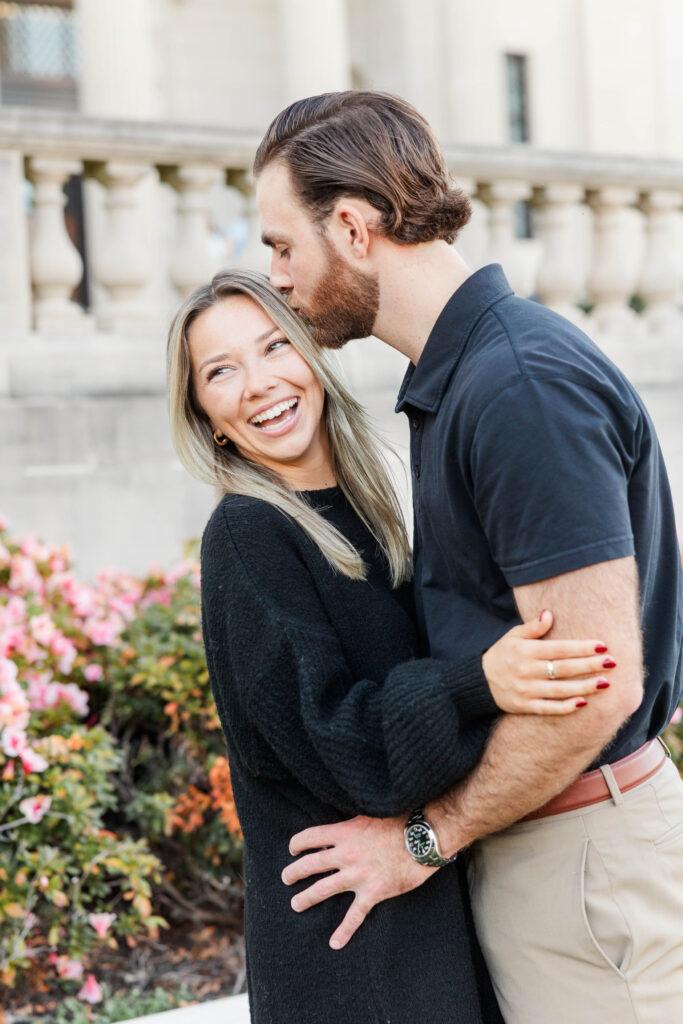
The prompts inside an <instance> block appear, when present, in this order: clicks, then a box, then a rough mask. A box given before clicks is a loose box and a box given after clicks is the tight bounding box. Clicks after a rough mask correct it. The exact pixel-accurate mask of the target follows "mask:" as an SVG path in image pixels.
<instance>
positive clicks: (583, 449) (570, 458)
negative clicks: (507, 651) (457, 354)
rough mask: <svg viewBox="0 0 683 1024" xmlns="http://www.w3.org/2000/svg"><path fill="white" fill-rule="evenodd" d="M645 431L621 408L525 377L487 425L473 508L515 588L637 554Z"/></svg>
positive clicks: (477, 457) (574, 387) (475, 445)
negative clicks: (639, 443) (636, 512)
mask: <svg viewBox="0 0 683 1024" xmlns="http://www.w3.org/2000/svg"><path fill="white" fill-rule="evenodd" d="M636 430H637V425H635V424H633V423H632V422H630V421H629V418H628V414H627V413H626V412H625V411H624V410H623V409H622V408H621V407H620V406H619V404H618V402H617V401H616V400H610V398H609V397H607V396H606V395H605V394H603V393H601V392H600V391H598V390H594V389H592V388H588V387H585V386H583V385H582V384H579V383H576V382H574V381H569V380H564V379H541V380H538V379H533V378H523V379H521V380H519V381H518V382H516V383H514V384H512V385H509V386H508V387H506V388H504V389H503V390H502V391H501V392H499V393H498V394H497V395H496V396H495V397H494V398H493V400H492V401H491V402H490V403H489V404H488V405H487V407H486V408H485V409H484V411H483V412H482V413H481V415H480V416H479V419H478V422H477V424H476V428H475V430H474V433H473V435H472V442H471V446H470V450H469V465H470V473H471V485H472V492H473V498H474V504H475V507H476V509H477V512H478V515H479V518H480V521H481V524H482V527H483V530H484V533H485V534H486V537H487V540H488V543H489V546H490V548H491V552H492V556H493V558H494V560H495V562H496V563H497V565H498V566H499V568H500V570H501V572H502V573H503V575H504V576H505V579H506V581H507V583H508V584H509V586H511V587H515V586H522V585H523V584H525V583H533V582H535V581H537V580H541V579H546V578H547V577H549V576H557V575H560V574H562V573H566V572H571V571H572V570H575V569H581V568H584V567H585V566H588V565H594V564H596V563H598V562H604V561H609V560H611V559H615V558H623V557H626V556H628V555H633V554H634V543H633V533H632V529H631V519H630V513H629V504H628V484H629V477H630V472H631V468H632V465H633V448H634V436H635V432H636Z"/></svg>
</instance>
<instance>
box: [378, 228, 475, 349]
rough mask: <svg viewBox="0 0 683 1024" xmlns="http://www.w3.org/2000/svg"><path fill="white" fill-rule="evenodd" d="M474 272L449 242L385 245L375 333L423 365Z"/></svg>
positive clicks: (388, 243) (389, 243)
mask: <svg viewBox="0 0 683 1024" xmlns="http://www.w3.org/2000/svg"><path fill="white" fill-rule="evenodd" d="M470 273H471V271H470V269H469V267H468V266H467V264H466V263H465V262H464V260H462V259H461V257H460V256H459V255H458V253H457V252H456V250H455V249H454V248H453V247H452V246H451V245H448V244H447V243H446V242H440V241H439V242H427V243H423V244H421V245H411V246H400V245H396V244H395V243H391V242H387V243H385V246H383V252H382V266H381V271H380V280H379V283H380V308H379V312H378V314H377V319H376V320H375V325H374V329H373V334H374V335H375V337H377V338H380V339H381V341H384V342H385V343H386V344H387V345H391V347H392V348H395V349H397V350H398V351H399V352H401V353H402V354H403V355H404V356H407V357H408V358H409V359H410V360H411V361H412V362H413V363H417V361H418V359H419V358H420V356H421V355H422V350H423V349H424V347H425V345H426V343H427V339H428V337H429V335H430V333H431V330H432V328H433V327H434V324H435V323H436V321H437V319H438V317H439V314H440V313H441V311H442V309H443V308H444V306H445V305H446V303H447V302H448V300H449V299H450V297H451V295H452V294H453V292H454V291H456V289H458V288H459V287H460V285H461V284H462V283H463V281H465V280H466V279H467V278H468V277H469V276H470Z"/></svg>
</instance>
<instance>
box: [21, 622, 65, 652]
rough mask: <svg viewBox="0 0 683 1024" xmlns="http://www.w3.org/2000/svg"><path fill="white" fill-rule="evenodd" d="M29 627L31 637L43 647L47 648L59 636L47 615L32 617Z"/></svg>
mask: <svg viewBox="0 0 683 1024" xmlns="http://www.w3.org/2000/svg"><path fill="white" fill-rule="evenodd" d="M29 625H30V627H31V632H32V633H33V636H34V637H35V639H36V640H37V641H38V643H39V644H42V645H43V647H49V646H50V645H51V644H52V643H53V642H54V641H55V639H56V638H57V637H58V636H60V635H61V634H60V632H59V630H58V629H57V627H56V626H55V624H54V622H53V621H52V619H51V618H50V616H49V615H34V616H33V618H32V619H31V620H30V623H29Z"/></svg>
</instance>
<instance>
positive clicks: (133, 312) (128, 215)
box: [93, 162, 150, 330]
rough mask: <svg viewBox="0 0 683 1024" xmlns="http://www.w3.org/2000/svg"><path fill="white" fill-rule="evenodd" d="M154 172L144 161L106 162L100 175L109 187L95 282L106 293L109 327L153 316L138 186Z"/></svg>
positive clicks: (104, 321)
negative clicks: (145, 296) (146, 295)
mask: <svg viewBox="0 0 683 1024" xmlns="http://www.w3.org/2000/svg"><path fill="white" fill-rule="evenodd" d="M148 175H150V168H149V166H147V165H145V164H126V163H115V162H111V163H107V164H104V165H103V166H102V167H101V168H100V169H99V170H98V173H97V179H98V181H100V183H101V184H102V185H104V187H105V189H106V193H105V199H104V207H105V214H106V220H107V225H106V230H105V231H104V232H103V237H102V238H101V240H100V243H101V250H100V252H99V253H98V252H96V253H95V255H94V259H93V271H94V276H95V280H96V281H97V283H98V284H99V285H101V286H102V288H103V290H104V293H105V295H106V298H107V301H106V305H104V306H103V308H102V309H101V311H100V312H99V315H98V324H99V326H100V327H104V328H114V329H116V328H120V329H123V330H126V329H128V328H131V327H132V328H136V327H140V326H142V322H143V321H144V320H146V319H149V310H147V309H145V307H144V304H143V302H142V293H143V291H144V290H145V286H146V285H147V281H148V278H149V274H150V254H149V247H148V245H147V240H146V239H145V238H144V237H143V235H142V232H141V230H140V228H141V223H142V221H141V217H140V208H139V207H140V204H139V192H138V188H137V186H138V185H139V183H140V182H141V181H142V180H143V179H144V178H146V177H147V176H148Z"/></svg>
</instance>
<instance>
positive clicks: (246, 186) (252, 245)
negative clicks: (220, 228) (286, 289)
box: [228, 171, 270, 274]
mask: <svg viewBox="0 0 683 1024" xmlns="http://www.w3.org/2000/svg"><path fill="white" fill-rule="evenodd" d="M228 183H229V184H230V185H231V186H233V187H234V188H236V189H237V190H238V191H239V192H240V193H241V194H242V198H243V208H242V216H243V217H244V220H245V221H246V224H247V231H248V234H247V240H246V243H245V245H244V248H243V249H242V252H241V253H240V259H239V262H240V266H242V267H246V268H247V269H249V270H259V271H260V272H261V273H262V274H268V273H269V272H270V249H268V248H267V247H266V246H265V245H264V244H263V242H262V241H261V223H260V220H259V213H258V206H257V204H256V190H255V188H254V179H253V177H252V175H251V173H250V172H249V171H231V172H230V174H229V177H228Z"/></svg>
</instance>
